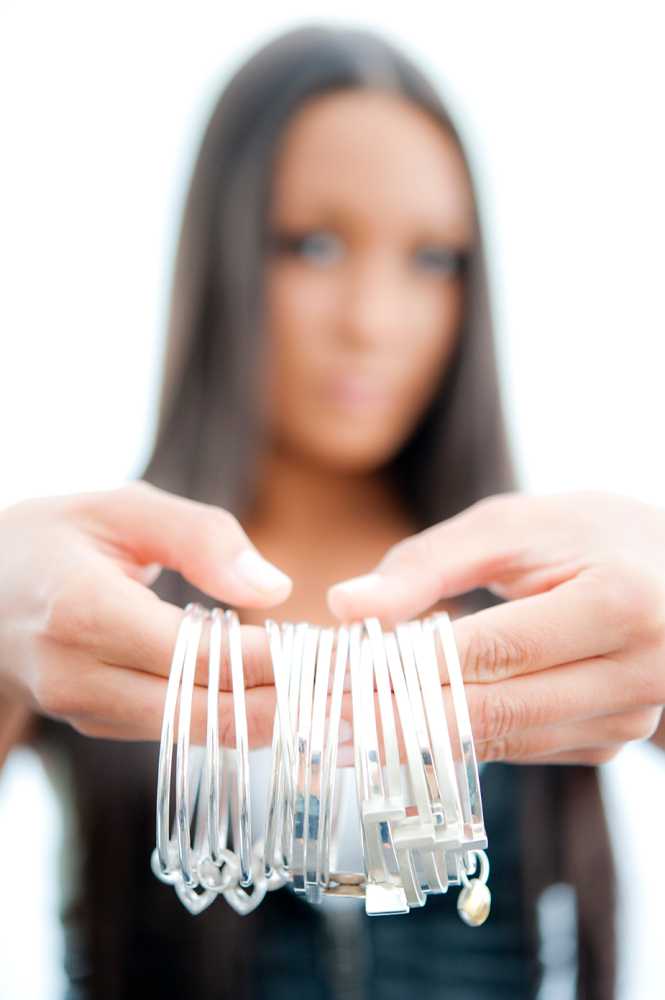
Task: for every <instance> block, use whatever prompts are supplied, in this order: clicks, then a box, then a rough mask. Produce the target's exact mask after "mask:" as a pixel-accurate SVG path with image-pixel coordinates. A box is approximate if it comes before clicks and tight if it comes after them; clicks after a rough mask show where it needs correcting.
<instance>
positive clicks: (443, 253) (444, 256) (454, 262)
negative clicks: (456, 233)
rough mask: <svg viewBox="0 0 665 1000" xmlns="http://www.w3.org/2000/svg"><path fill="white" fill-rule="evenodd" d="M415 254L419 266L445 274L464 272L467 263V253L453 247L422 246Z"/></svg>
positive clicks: (454, 274)
mask: <svg viewBox="0 0 665 1000" xmlns="http://www.w3.org/2000/svg"><path fill="white" fill-rule="evenodd" d="M415 256H416V260H417V262H418V264H419V266H421V267H423V268H424V269H425V270H426V271H433V272H435V273H437V274H443V275H450V276H456V275H458V274H462V272H463V271H464V269H465V267H466V264H467V254H466V253H465V252H464V251H463V250H454V249H453V248H452V247H436V246H431V247H420V248H419V249H418V250H416V254H415Z"/></svg>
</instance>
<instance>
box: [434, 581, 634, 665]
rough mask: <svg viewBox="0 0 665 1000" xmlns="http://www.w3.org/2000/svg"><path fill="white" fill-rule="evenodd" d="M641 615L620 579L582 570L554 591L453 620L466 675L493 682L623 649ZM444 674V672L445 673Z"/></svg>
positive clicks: (518, 599)
mask: <svg viewBox="0 0 665 1000" xmlns="http://www.w3.org/2000/svg"><path fill="white" fill-rule="evenodd" d="M638 616H639V611H636V609H635V604H634V602H633V601H632V600H631V598H630V595H629V593H628V587H626V591H625V599H623V600H622V592H621V588H620V587H619V586H617V584H616V582H615V583H613V585H612V587H610V586H604V585H603V582H602V581H601V580H599V578H598V575H597V574H596V573H590V572H589V573H587V572H585V571H583V572H581V573H580V574H579V575H578V576H576V577H574V578H573V579H572V580H568V581H567V582H565V583H562V584H560V585H559V586H558V587H555V588H554V589H553V590H549V591H547V592H545V593H543V594H536V595H533V596H531V597H522V598H516V599H515V600H513V601H506V602H505V603H503V604H497V605H494V607H491V608H486V609H484V610H483V611H477V612H475V613H474V614H471V615H464V616H462V617H460V618H456V619H455V620H454V621H453V622H452V626H453V631H454V634H455V641H456V644H457V649H458V653H459V658H460V665H461V667H462V673H463V676H464V678H465V680H469V681H477V682H484V681H490V682H495V681H499V680H505V679H508V678H510V677H514V676H516V675H519V674H527V673H533V672H534V671H539V670H546V669H548V668H550V667H555V666H558V665H559V664H563V663H571V662H573V661H577V660H582V659H586V658H588V657H593V656H604V655H606V654H609V653H612V652H615V651H617V650H619V649H620V648H622V646H623V645H624V644H625V641H626V637H627V633H628V630H629V626H630V624H631V623H633V622H634V621H635V620H636V618H637V617H638ZM442 676H443V678H444V679H445V672H444V673H443V674H442Z"/></svg>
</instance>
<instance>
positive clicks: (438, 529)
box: [327, 494, 523, 624]
mask: <svg viewBox="0 0 665 1000" xmlns="http://www.w3.org/2000/svg"><path fill="white" fill-rule="evenodd" d="M512 497H513V494H497V495H496V496H493V497H488V498H485V499H484V500H480V501H478V502H477V503H474V504H472V505H471V506H470V507H468V508H467V509H466V510H463V511H462V512H461V513H459V514H456V515H455V516H454V517H451V518H448V519H447V520H446V521H442V522H441V523H440V524H437V525H434V526H433V527H431V528H427V529H426V530H425V531H421V532H419V533H418V534H416V535H412V536H411V537H410V538H406V539H404V540H403V541H401V542H399V543H398V544H397V545H395V546H393V547H392V548H391V549H389V550H388V552H387V553H386V555H385V556H384V557H383V559H382V560H381V562H380V563H379V564H378V565H377V566H376V567H375V568H374V569H373V570H372V571H371V572H370V573H367V574H365V575H364V576H357V577H353V578H352V579H349V580H344V581H343V582H341V583H336V584H335V585H334V586H332V587H330V589H329V590H328V595H327V599H328V607H329V608H330V610H331V611H332V613H333V614H334V615H336V617H338V618H340V619H341V620H342V621H347V622H349V621H354V620H358V619H361V618H365V617H367V616H377V617H378V618H380V619H381V620H382V621H384V622H385V623H387V624H395V623H396V622H399V621H404V620H406V619H408V618H411V617H412V616H413V615H416V614H418V613H419V612H422V611H424V610H426V609H427V608H430V607H431V606H432V605H433V604H435V603H436V602H437V601H439V600H441V599H443V598H446V597H454V596H456V595H457V594H463V593H465V592H467V591H469V590H473V589H475V588H476V587H480V586H489V584H490V583H491V582H492V581H495V580H497V579H499V578H500V577H501V575H502V573H505V571H506V568H508V567H509V566H510V565H511V563H514V560H515V553H516V551H518V550H519V548H521V546H522V542H523V539H518V538H515V537H512V536H513V535H514V534H515V530H514V527H513V526H517V525H519V523H520V521H519V519H515V518H511V517H506V516H505V508H506V505H510V504H511V503H512V502H513V500H512ZM520 530H521V531H522V533H523V528H521V529H520ZM516 545H517V546H518V549H517V550H516V547H515V546H516ZM490 589H491V588H490Z"/></svg>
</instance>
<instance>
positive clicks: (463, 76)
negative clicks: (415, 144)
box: [0, 0, 665, 1000]
mask: <svg viewBox="0 0 665 1000" xmlns="http://www.w3.org/2000/svg"><path fill="white" fill-rule="evenodd" d="M314 6H315V7H316V12H317V14H318V15H320V18H321V19H323V20H325V21H328V22H332V21H343V22H344V23H347V24H362V25H367V26H372V27H375V28H378V29H380V30H382V31H383V32H384V33H385V34H386V35H387V36H389V37H392V38H393V39H395V40H396V41H397V42H398V43H399V44H401V45H402V46H403V47H404V48H406V49H407V51H409V52H411V53H412V54H413V55H414V56H415V57H416V58H417V59H418V60H420V61H421V62H422V64H423V65H424V67H425V69H426V70H427V71H429V73H430V74H431V75H432V76H433V77H434V79H435V81H436V82H437V83H438V84H439V85H440V87H441V89H442V90H443V92H444V95H446V96H447V97H448V99H449V100H450V102H451V105H452V108H453V111H454V112H456V114H457V118H458V119H459V121H460V125H461V128H462V132H463V135H464V137H465V138H466V141H467V143H468V145H469V148H470V152H471V156H472V160H473V162H474V164H475V167H476V172H477V176H478V180H479V184H480V194H481V202H482V207H483V209H484V216H485V219H486V226H487V229H488V236H489V241H490V253H489V256H490V262H491V267H492V281H493V286H494V293H495V296H494V298H495V306H496V314H497V323H498V333H499V349H500V363H501V366H502V373H503V375H504V378H505V381H506V386H507V399H508V403H509V408H510V411H509V418H510V422H511V429H512V433H513V439H514V442H515V446H516V449H517V455H518V460H519V465H520V472H521V475H522V481H523V482H524V484H525V486H526V488H527V489H529V490H530V491H533V492H550V491H552V492H554V491H560V490H568V489H570V490H572V489H579V488H599V489H605V490H611V491H616V492H620V493H624V494H628V495H631V496H635V497H640V498H642V499H645V500H649V501H652V502H654V503H657V504H659V505H661V506H663V507H664V509H665V469H664V464H665V463H664V462H663V449H662V431H663V427H664V426H665V420H664V418H665V403H664V401H663V392H662V382H663V370H664V367H665V366H664V362H665V348H664V346H663V344H664V340H663V334H664V332H665V322H664V321H665V303H664V299H663V282H662V278H661V275H662V271H663V254H662V240H663V232H664V230H665V197H664V196H663V193H662V186H663V177H665V143H664V140H663V125H662V95H663V93H665V63H664V60H663V58H662V39H663V23H662V20H661V16H660V5H659V4H658V3H657V2H653V3H651V4H649V3H646V2H632V3H630V4H628V3H623V4H616V3H607V2H606V3H596V2H591V0H587V2H585V3H584V4H580V3H579V2H577V3H571V2H557V3H553V2H547V3H545V2H537V3H533V2H510V0H504V2H502V3H500V4H496V3H493V2H489V0H488V2H480V0H466V2H465V3H459V0H457V2H454V3H453V2H448V0H438V2H437V3H431V4H428V3H416V4H410V5H408V7H405V6H404V5H402V4H400V5H395V6H394V7H391V6H387V5H385V4H369V3H365V4H359V3H358V2H355V3H349V2H346V0H336V2H335V3H334V4H332V3H319V4H318V5H312V4H306V3H302V4H296V3H289V2H283V3H282V4H281V5H280V6H279V12H277V10H276V9H275V10H267V9H266V8H265V7H264V6H263V5H258V4H256V3H251V2H245V3H242V4H232V5H231V4H227V5H225V4H222V3H219V2H216V3H212V2H203V0H189V2H188V3H187V4H184V3H181V4H175V3H160V4H157V3H148V2H146V3H141V4H136V3H133V4H129V3H125V2H116V3H114V4H101V3H94V4H89V3H83V2H81V3H71V2H70V3H67V2H62V3H59V4H47V3H44V2H42V3H30V2H27V0H23V2H21V3H18V2H17V3H13V4H12V3H7V2H6V0H5V3H4V5H3V9H2V13H1V14H0V95H1V96H0V102H1V104H2V115H1V117H0V149H1V151H2V152H1V160H0V163H1V166H0V171H1V174H0V220H1V221H0V287H1V290H2V291H1V295H0V338H1V349H0V435H1V446H2V466H0V468H1V469H2V471H1V472H0V506H3V505H5V504H7V503H11V502H12V501H14V500H17V499H19V498H21V497H25V496H31V495H40V494H41V495H44V494H54V493H60V492H70V491H76V490H82V489H95V488H101V487H106V486H112V485H116V484H118V483H120V482H122V481H124V480H126V479H129V478H132V477H134V476H135V475H136V474H138V473H139V471H140V470H141V467H142V463H143V462H144V460H145V458H146V456H147V452H148V447H149V443H150V438H151V434H152V430H153V420H154V416H155V399H156V390H157V386H158V378H159V360H160V354H161V349H162V336H163V330H164V320H165V310H166V291H167V288H168V280H169V276H170V267H171V260H172V254H173V249H174V240H175V235H176V229H177V224H178V218H179V213H180V211H181V207H182V198H183V194H184V190H185V185H186V183H187V179H188V176H189V170H190V167H191V164H192V158H193V156H194V152H195V143H196V141H197V139H198V137H199V134H200V130H201V128H202V126H203V124H204V122H205V120H206V117H207V114H208V113H209V111H210V109H211V107H212V103H213V102H214V100H215V98H216V96H217V93H218V90H219V87H220V86H221V85H222V84H223V82H224V80H225V79H226V78H227V77H228V74H229V73H230V72H231V71H232V70H233V69H234V68H235V67H236V66H237V65H238V64H239V63H241V62H242V61H243V60H244V58H246V56H247V55H249V53H250V52H251V51H252V50H253V49H254V48H255V47H256V46H257V45H258V44H260V43H261V42H263V41H264V40H267V38H268V37H270V36H271V35H273V34H274V33H276V32H277V31H280V30H281V29H283V28H285V27H290V26H293V25H295V24H297V23H300V22H301V21H302V20H311V11H312V9H313V8H314ZM258 25H261V28H260V29H259V28H258ZM664 572H665V567H664ZM663 760H665V755H663V759H662V760H661V757H660V755H659V753H658V752H657V751H655V750H652V749H651V748H649V747H638V746H630V747H628V748H627V749H626V750H625V751H624V752H623V753H622V754H621V755H620V756H619V758H618V759H617V761H615V762H613V763H612V764H611V765H609V766H607V767H606V768H604V778H605V787H606V792H607V800H608V806H609V809H610V815H611V820H612V823H613V832H614V835H615V837H616V843H617V847H618V854H619V859H620V864H621V869H622V871H621V873H622V878H623V894H624V899H623V902H622V907H621V911H620V912H621V915H622V921H623V933H622V993H621V996H622V1000H651V998H654V1000H655V998H656V997H660V996H662V986H659V985H658V983H659V979H660V980H661V983H662V950H661V951H660V952H659V950H658V949H659V946H660V947H661V949H662V946H661V942H660V941H659V939H658V937H657V926H658V925H659V923H660V917H661V914H660V908H659V903H660V901H661V900H662V898H663V892H664V891H665V878H663V876H662V874H661V871H662V863H660V861H659V860H658V861H654V860H652V857H653V851H654V850H661V845H662V843H663V835H664V834H665V808H664V806H663V791H664V790H665V785H664V782H663V778H664V777H665V764H664V763H663ZM60 822H61V819H60V813H59V810H58V804H57V802H56V800H55V799H54V797H53V795H52V793H50V792H49V789H48V786H47V785H46V782H45V779H44V777H43V775H42V774H41V772H40V769H39V767H38V765H37V764H36V762H35V761H34V760H33V758H32V757H31V756H30V755H29V754H26V753H16V754H15V755H14V757H13V758H12V759H11V760H10V762H9V764H8V766H7V768H6V769H5V772H4V775H3V776H2V780H1V782H0V852H1V853H0V856H2V857H3V859H4V865H3V868H4V872H3V891H2V894H1V897H0V996H2V997H5V996H6V997H10V998H14V997H17V998H18V997H20V998H22V1000H28V998H33V997H34V998H40V1000H41V998H45V1000H51V998H55V997H58V996H59V995H60V988H61V987H60V985H58V984H59V983H60V982H61V981H60V979H59V973H58V963H59V960H60V947H61V943H60V939H59V933H58V928H57V924H56V923H55V921H54V919H53V913H54V906H55V889H56V886H55V883H54V876H53V874H52V867H51V865H52V859H53V857H54V851H55V849H56V846H57V842H58V836H59V828H60ZM555 996H556V997H557V998H559V997H563V996H565V994H564V993H560V992H556V991H553V992H552V993H551V994H550V995H549V996H548V1000H554V997H555Z"/></svg>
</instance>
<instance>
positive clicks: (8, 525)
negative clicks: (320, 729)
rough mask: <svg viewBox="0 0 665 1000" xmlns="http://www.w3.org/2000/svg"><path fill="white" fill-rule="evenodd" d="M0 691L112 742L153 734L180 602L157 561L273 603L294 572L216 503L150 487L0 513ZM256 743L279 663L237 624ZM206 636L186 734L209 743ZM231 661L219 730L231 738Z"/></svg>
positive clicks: (27, 504)
mask: <svg viewBox="0 0 665 1000" xmlns="http://www.w3.org/2000/svg"><path fill="white" fill-rule="evenodd" d="M0 551H1V552H2V561H1V562H0V695H2V694H4V695H5V697H6V698H8V699H9V700H13V701H17V702H22V703H23V704H25V705H28V706H30V707H31V708H32V709H34V710H35V711H37V712H40V713H42V714H44V715H49V716H52V717H55V718H58V719H63V720H65V721H66V722H68V723H70V724H71V725H72V726H74V727H75V728H76V729H78V730H79V731H80V732H82V733H84V734H86V735H90V736H99V737H105V738H109V739H126V740H143V739H147V740H158V739H159V734H160V728H161V719H162V712H163V707H164V697H165V693H166V683H167V677H168V673H169V668H170V663H171V655H172V651H173V646H174V643H175V638H176V634H177V631H178V626H179V623H180V619H181V616H182V609H181V608H178V607H176V606H175V605H172V604H169V603H167V602H165V601H162V600H160V599H159V597H157V595H156V594H154V593H153V592H152V591H151V590H150V589H149V586H150V585H151V584H152V583H154V581H155V579H156V578H157V576H158V574H159V572H160V570H161V568H162V567H167V568H169V569H173V570H177V571H179V572H180V573H181V574H182V575H183V576H184V577H185V578H186V579H187V580H189V581H190V583H192V584H193V585H194V586H195V587H197V588H198V589H199V590H201V591H204V592H205V593H207V594H210V595H211V597H213V598H214V599H215V600H218V601H223V602H226V603H228V604H232V605H235V606H238V607H271V606H273V605H275V604H279V603H281V602H282V601H283V600H285V598H286V597H287V596H288V594H289V591H290V589H291V581H290V579H289V578H288V577H287V576H285V575H284V574H283V573H281V572H280V571H279V570H278V569H276V568H275V567H274V566H273V565H272V564H271V563H268V562H266V561H265V560H264V559H263V558H262V557H261V556H260V555H259V553H258V552H257V550H256V549H255V548H254V546H253V545H252V543H251V542H250V541H249V539H248V538H247V536H246V534H245V533H244V531H243V530H242V528H241V527H240V525H239V523H238V521H237V520H236V519H235V518H234V517H233V516H232V515H231V514H229V513H228V512H227V511H224V510H222V509H221V508H219V507H213V506H210V505H207V504H203V503H199V502H196V501H193V500H187V499H184V498H182V497H178V496H175V495H173V494H170V493H167V492H165V491H163V490H160V489H158V488H156V487H154V486H151V485H149V484H148V483H146V482H143V481H140V480H139V481H137V482H132V483H129V484H127V485H125V486H121V487H119V488H118V489H113V490H108V491H100V492H95V493H84V494H77V495H73V496H58V497H48V498H39V499H30V500H24V501H22V502H20V503H18V504H15V505H13V506H11V507H8V508H6V509H5V510H3V511H2V512H0ZM242 641H243V659H244V665H245V684H246V686H247V688H248V691H247V715H248V723H249V730H250V743H251V744H252V746H261V745H264V744H267V743H269V742H270V739H271V735H272V725H273V715H274V706H275V699H274V688H273V687H272V666H271V663H270V657H269V650H268V643H267V639H266V636H265V630H264V629H262V628H257V627H255V626H242ZM206 668H207V663H206V655H205V646H204V644H203V643H202V647H201V652H200V655H199V664H198V668H197V688H196V690H195V694H194V704H193V712H192V739H193V740H195V739H196V740H198V741H199V742H204V739H205V737H204V733H205V720H206V697H207V689H206V687H203V686H200V685H205V684H207V669H206ZM230 687H231V685H230V670H229V666H228V662H226V656H224V658H223V661H222V670H221V681H220V689H221V690H220V696H219V705H220V716H219V722H220V738H221V741H222V743H223V744H226V745H233V701H232V695H231V694H230Z"/></svg>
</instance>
